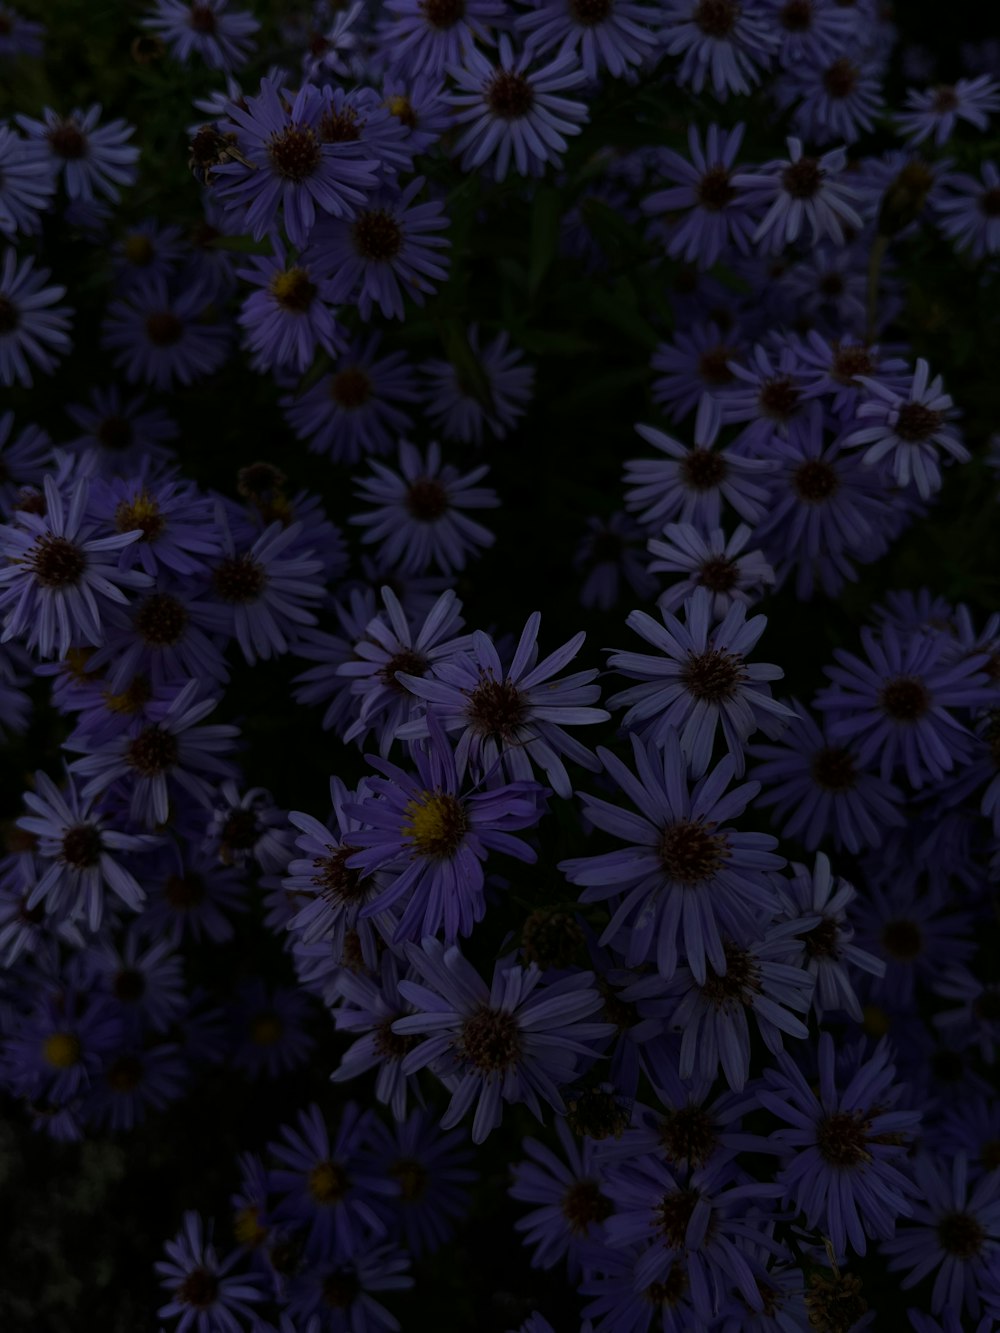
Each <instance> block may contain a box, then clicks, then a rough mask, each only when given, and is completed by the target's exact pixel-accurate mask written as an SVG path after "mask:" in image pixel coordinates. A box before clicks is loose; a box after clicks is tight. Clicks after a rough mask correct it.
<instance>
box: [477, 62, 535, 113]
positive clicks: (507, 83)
mask: <svg viewBox="0 0 1000 1333" xmlns="http://www.w3.org/2000/svg"><path fill="white" fill-rule="evenodd" d="M486 102H487V105H488V106H489V108H490V110H491V111H492V112H493V114H494V115H495V116H499V117H500V119H501V120H520V119H521V117H522V116H526V115H527V114H528V112H529V111H530V110H531V108H532V107H533V106H534V105H535V90H534V89H533V88H532V86H531V84H530V83H529V82H528V80H527V78H526V77H525V76H524V75H523V74H517V73H515V72H514V70H511V69H501V70H498V71H497V73H496V74H494V76H493V78H492V79H491V80H490V81H489V83H488V84H487V85H486Z"/></svg>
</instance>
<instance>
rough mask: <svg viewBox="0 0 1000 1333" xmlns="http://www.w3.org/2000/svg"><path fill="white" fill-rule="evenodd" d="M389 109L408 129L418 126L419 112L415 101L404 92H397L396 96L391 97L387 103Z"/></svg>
mask: <svg viewBox="0 0 1000 1333" xmlns="http://www.w3.org/2000/svg"><path fill="white" fill-rule="evenodd" d="M386 105H387V106H388V108H389V110H390V111H391V112H392V114H393V115H394V116H395V117H396V119H397V120H398V121H399V122H400V124H402V125H405V126H406V128H407V129H408V130H415V129H416V128H417V113H416V110H415V109H414V106H413V103H412V102H411V101H410V99H409V98H408V97H407V96H406V95H405V94H404V93H397V94H396V96H395V97H390V98H389V101H388V102H387V103H386Z"/></svg>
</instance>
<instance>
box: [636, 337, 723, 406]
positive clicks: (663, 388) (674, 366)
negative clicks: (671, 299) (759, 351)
mask: <svg viewBox="0 0 1000 1333" xmlns="http://www.w3.org/2000/svg"><path fill="white" fill-rule="evenodd" d="M738 339H739V334H738V332H737V331H736V330H729V331H727V333H726V334H725V335H724V334H723V332H722V330H721V329H720V328H719V326H718V325H717V324H713V323H711V322H709V323H707V324H705V323H696V324H691V325H690V326H689V327H688V328H686V329H683V330H678V331H677V332H676V333H675V335H674V340H673V342H665V343H660V345H659V347H658V348H657V349H656V351H655V353H654V354H653V357H652V360H651V362H650V365H651V366H652V368H653V370H655V371H657V372H659V374H658V378H657V379H655V380H654V381H653V386H652V395H653V401H654V402H655V403H656V404H657V405H658V406H659V407H662V408H663V411H664V413H665V415H666V416H668V417H670V419H671V420H672V421H683V419H684V418H685V417H687V416H690V415H691V414H692V413H693V412H695V411H696V409H697V407H698V404H699V403H700V401H701V399H702V396H703V395H704V394H709V395H711V396H713V397H715V398H721V397H724V396H725V394H726V393H727V392H728V391H729V389H730V388H731V387H732V385H733V384H734V382H735V380H736V376H735V375H734V374H733V372H732V370H731V369H730V365H729V363H730V362H731V361H739V360H741V359H742V349H741V348H740V346H739V341H738Z"/></svg>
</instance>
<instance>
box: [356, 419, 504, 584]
mask: <svg viewBox="0 0 1000 1333" xmlns="http://www.w3.org/2000/svg"><path fill="white" fill-rule="evenodd" d="M369 466H370V468H371V471H372V473H373V475H372V476H370V477H361V478H359V479H358V481H359V484H360V491H359V494H360V496H361V498H362V499H364V500H365V501H367V502H368V503H369V504H372V505H374V506H375V508H373V509H372V510H371V511H370V512H369V513H366V514H354V515H352V516H351V518H350V519H349V522H351V523H353V524H355V525H357V526H358V527H362V528H365V529H367V530H366V532H365V533H364V535H363V537H362V539H361V540H362V541H363V542H364V543H365V544H366V545H370V544H371V543H372V542H380V543H381V554H382V557H383V559H384V560H385V561H386V562H387V563H388V564H390V565H398V566H399V567H400V569H401V570H402V571H403V572H404V573H410V574H416V573H421V572H423V571H424V570H426V569H427V568H428V566H429V565H431V564H436V565H437V566H438V568H439V569H440V570H441V571H442V572H443V573H445V574H451V573H454V572H455V571H456V570H461V569H464V568H465V563H466V560H467V558H468V556H469V555H470V554H472V553H473V552H475V551H476V550H477V548H482V547H486V546H492V545H493V542H494V536H493V533H492V532H490V531H489V530H488V529H486V528H484V527H483V526H482V524H481V523H476V522H474V521H473V520H472V519H471V518H468V517H466V515H465V514H464V513H463V512H462V511H463V510H465V509H495V508H497V506H498V505H499V504H500V499H499V497H498V496H497V493H496V491H494V490H491V489H489V488H487V487H485V486H482V487H477V486H476V482H477V481H481V480H482V478H483V477H485V476H486V474H487V472H488V471H489V468H488V466H487V465H486V464H485V463H484V464H481V465H480V466H479V467H475V468H473V469H472V471H471V472H466V473H465V474H464V475H462V474H461V473H460V472H459V471H458V469H457V468H456V467H454V466H452V464H450V463H445V464H442V462H441V447H440V445H438V444H437V443H432V444H431V445H429V446H428V449H427V454H426V456H422V455H421V453H420V450H419V449H417V448H416V446H415V445H412V444H409V443H408V442H407V441H406V440H403V441H401V442H400V446H399V471H398V472H394V471H393V470H392V469H391V468H388V467H386V466H385V464H384V463H380V462H379V461H378V460H377V459H372V460H371V462H370V464H369Z"/></svg>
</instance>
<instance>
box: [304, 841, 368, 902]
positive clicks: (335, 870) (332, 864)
mask: <svg viewBox="0 0 1000 1333" xmlns="http://www.w3.org/2000/svg"><path fill="white" fill-rule="evenodd" d="M358 850H359V848H357V847H348V846H346V845H345V846H343V847H331V848H330V855H329V856H319V857H317V858H316V860H315V861H313V869H314V870H315V871H316V873H315V874H314V875H313V877H312V882H313V883H314V884H315V885H316V886H317V887H318V888H319V890H320V892H321V893H322V895H323V897H324V898H326V900H327V901H328V902H329V903H330V904H331V905H332V906H334V907H339V906H340V905H341V904H342V903H350V902H355V901H357V899H359V898H362V897H364V894H365V889H364V887H363V882H362V878H361V871H360V870H353V869H348V867H347V865H346V864H345V862H346V861H347V860H348V858H349V857H352V856H353V855H354V854H355V852H357V851H358Z"/></svg>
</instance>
